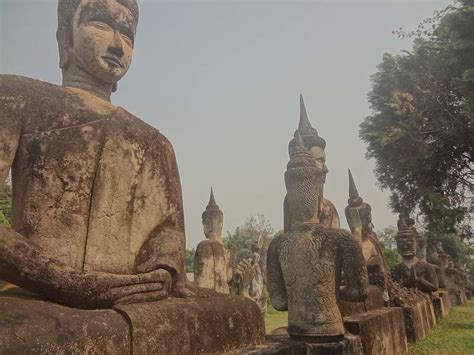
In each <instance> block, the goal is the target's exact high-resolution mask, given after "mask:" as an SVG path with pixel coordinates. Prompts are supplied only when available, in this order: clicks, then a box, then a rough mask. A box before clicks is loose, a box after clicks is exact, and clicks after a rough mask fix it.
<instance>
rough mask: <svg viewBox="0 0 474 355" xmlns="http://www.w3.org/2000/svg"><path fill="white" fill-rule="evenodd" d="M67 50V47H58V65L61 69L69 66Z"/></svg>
mask: <svg viewBox="0 0 474 355" xmlns="http://www.w3.org/2000/svg"><path fill="white" fill-rule="evenodd" d="M69 51H70V49H69V48H61V49H59V67H60V68H61V69H66V68H67V67H68V66H69V61H70V60H69V59H70V54H69Z"/></svg>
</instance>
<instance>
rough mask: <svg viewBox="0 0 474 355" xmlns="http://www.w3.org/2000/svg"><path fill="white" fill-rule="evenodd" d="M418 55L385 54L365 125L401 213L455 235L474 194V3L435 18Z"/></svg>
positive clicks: (379, 172)
mask: <svg viewBox="0 0 474 355" xmlns="http://www.w3.org/2000/svg"><path fill="white" fill-rule="evenodd" d="M397 33H398V34H399V36H407V37H412V38H413V39H414V44H413V48H412V50H411V51H404V52H402V54H398V55H393V54H384V56H383V60H382V62H381V63H380V65H379V66H378V71H377V72H376V74H375V75H373V77H372V82H373V87H372V90H371V91H370V93H369V95H368V97H369V102H370V105H371V108H372V115H371V116H369V117H367V118H366V119H365V120H364V122H363V123H362V124H361V126H360V137H361V139H362V140H363V141H365V142H366V143H367V144H368V148H367V157H368V158H374V159H375V162H376V169H375V173H376V177H377V179H378V181H379V183H380V185H381V187H382V188H388V189H390V190H391V192H392V195H391V202H390V204H391V207H392V209H393V211H394V212H413V211H414V210H415V209H416V210H418V211H419V212H420V214H421V215H422V217H423V218H424V221H425V225H426V229H427V230H429V231H431V232H435V233H437V234H446V233H452V232H455V231H456V227H457V226H459V224H460V223H461V222H462V221H463V220H464V219H465V217H466V214H468V213H469V209H468V206H467V203H468V202H469V201H467V200H466V196H467V195H468V194H472V193H473V190H474V187H473V182H474V163H473V156H474V154H473V153H474V144H473V140H474V122H473V121H474V55H473V53H474V0H462V1H458V2H456V5H453V6H449V7H448V8H447V9H445V10H443V11H441V12H436V13H435V15H434V16H433V17H432V18H430V19H427V20H425V21H424V22H423V23H422V24H421V25H420V26H419V27H418V29H417V30H416V31H414V32H411V33H405V32H403V30H398V31H397Z"/></svg>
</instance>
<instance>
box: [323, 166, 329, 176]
mask: <svg viewBox="0 0 474 355" xmlns="http://www.w3.org/2000/svg"><path fill="white" fill-rule="evenodd" d="M323 171H324V173H325V174H327V173H329V169H328V167H327V166H326V164H323Z"/></svg>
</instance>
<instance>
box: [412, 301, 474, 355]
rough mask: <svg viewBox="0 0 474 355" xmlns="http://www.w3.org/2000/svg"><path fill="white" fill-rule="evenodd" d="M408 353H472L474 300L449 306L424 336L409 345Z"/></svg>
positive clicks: (429, 354)
mask: <svg viewBox="0 0 474 355" xmlns="http://www.w3.org/2000/svg"><path fill="white" fill-rule="evenodd" d="M408 354H409V355H438V354H439V355H441V354H443V355H445V354H446V355H448V354H469V355H472V354H474V300H470V301H468V302H467V303H466V304H465V305H462V306H457V307H453V308H451V311H450V312H449V314H448V315H447V316H446V318H444V319H443V320H441V321H440V322H439V323H438V324H437V325H436V327H434V328H433V330H432V331H431V333H430V334H429V335H428V336H427V337H426V338H424V339H423V340H422V341H420V342H418V343H416V344H413V345H410V346H409V350H408Z"/></svg>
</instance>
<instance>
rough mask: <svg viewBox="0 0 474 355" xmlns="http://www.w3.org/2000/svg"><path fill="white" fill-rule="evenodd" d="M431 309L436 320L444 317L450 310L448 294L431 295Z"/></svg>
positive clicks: (436, 293) (442, 292)
mask: <svg viewBox="0 0 474 355" xmlns="http://www.w3.org/2000/svg"><path fill="white" fill-rule="evenodd" d="M433 308H434V312H435V316H436V320H437V321H439V320H440V319H442V318H444V317H446V315H447V314H448V313H449V310H450V309H451V301H450V300H449V294H448V293H447V292H445V291H440V292H434V293H433Z"/></svg>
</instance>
